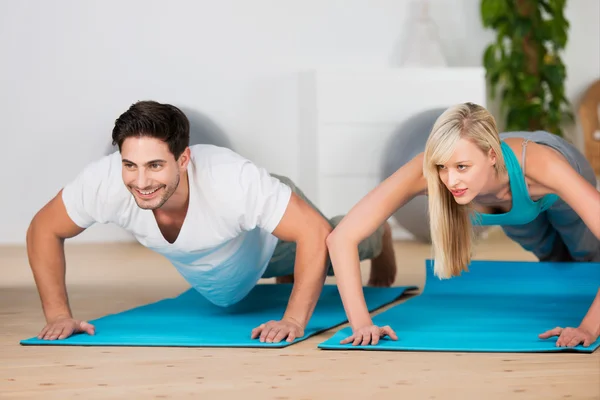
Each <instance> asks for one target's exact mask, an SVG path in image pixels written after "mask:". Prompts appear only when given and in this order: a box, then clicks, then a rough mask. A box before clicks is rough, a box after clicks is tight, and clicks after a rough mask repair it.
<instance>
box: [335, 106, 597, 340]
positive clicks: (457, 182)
mask: <svg viewBox="0 0 600 400" xmlns="http://www.w3.org/2000/svg"><path fill="white" fill-rule="evenodd" d="M595 185H596V178H595V176H594V173H593V171H592V168H591V167H590V165H589V164H588V162H587V161H586V159H585V157H584V156H583V155H581V154H580V153H579V152H578V151H577V150H576V149H575V148H574V147H573V146H571V145H570V144H568V143H567V142H566V141H564V140H562V139H561V138H559V137H557V136H555V135H552V134H550V133H546V132H541V131H536V132H515V133H506V134H502V135H501V136H500V135H499V134H498V131H497V128H496V123H495V121H494V118H493V116H492V115H491V114H490V113H489V112H488V111H487V110H486V109H485V108H483V107H481V106H478V105H476V104H471V103H466V104H460V105H457V106H454V107H451V108H449V109H448V110H446V111H445V112H444V113H443V114H442V115H441V116H440V117H439V118H438V120H437V121H436V123H435V125H434V127H433V129H432V132H431V134H430V136H429V138H428V141H427V143H426V146H425V151H424V152H423V153H421V154H419V155H417V156H416V157H415V158H414V159H413V160H411V161H410V162H408V163H407V164H405V165H404V166H402V167H401V168H400V169H398V170H397V171H396V172H395V173H394V174H393V175H392V176H390V177H389V178H388V179H386V180H385V181H384V182H382V183H381V184H380V185H379V186H378V187H377V188H375V189H374V190H373V191H372V192H370V193H369V194H368V195H367V196H365V197H364V198H363V199H362V200H361V201H360V202H359V203H358V204H357V205H356V206H354V207H353V209H352V210H351V211H350V213H348V215H347V216H346V217H345V218H344V219H343V220H342V221H341V222H340V224H339V225H338V226H337V227H336V229H334V231H333V232H332V233H331V234H330V235H329V237H328V238H327V245H328V248H329V252H330V257H331V260H332V263H333V268H334V270H335V275H336V279H337V282H338V286H339V290H340V294H341V297H342V300H343V303H344V307H345V309H346V313H347V315H348V319H349V321H350V325H351V326H352V329H353V334H352V335H351V336H350V337H348V338H346V339H344V340H343V341H342V343H350V342H352V343H353V344H354V345H359V344H362V345H367V344H370V343H371V344H377V343H378V341H379V339H380V338H381V337H383V336H386V335H388V336H390V337H391V338H392V339H394V340H396V339H397V336H396V334H395V332H394V331H393V330H392V329H391V328H390V327H389V326H386V327H383V328H380V327H378V326H375V325H373V323H372V321H371V318H370V316H369V312H368V311H367V307H366V304H365V301H364V296H363V294H362V283H361V276H360V269H359V259H358V255H357V252H356V247H357V244H358V243H359V242H360V241H361V240H363V238H365V237H367V236H368V235H369V234H370V233H371V232H373V231H374V230H375V229H377V227H379V226H380V225H381V224H383V223H384V222H385V221H386V220H387V219H388V218H389V217H390V216H391V215H392V214H393V213H394V211H395V210H397V209H398V208H399V207H402V206H403V205H404V204H405V203H407V202H408V201H410V200H411V199H412V198H413V197H415V196H417V195H424V194H427V195H428V198H429V200H428V201H429V215H430V218H429V219H430V229H431V237H432V243H433V250H434V272H435V274H436V275H437V276H438V277H440V278H449V277H452V276H457V275H459V274H460V273H461V272H462V271H466V270H467V267H468V264H469V262H470V261H471V250H472V232H473V229H472V224H481V225H500V226H502V228H503V230H504V231H505V232H506V234H507V235H508V236H509V237H510V238H511V239H512V240H514V241H516V242H517V243H519V244H520V245H521V246H522V247H523V248H525V249H526V250H528V251H531V252H533V253H534V254H535V255H536V256H537V257H538V259H539V260H541V261H572V260H576V261H600V193H599V192H598V191H597V190H596V188H595ZM599 334H600V290H599V291H598V295H597V296H596V299H595V300H594V302H593V303H592V306H591V307H590V309H589V311H588V313H587V314H586V316H585V317H584V319H583V320H582V322H581V325H580V326H579V327H577V328H564V329H563V328H561V327H557V328H555V329H552V330H549V331H547V332H544V333H542V334H541V335H540V338H549V337H552V336H558V340H557V343H556V344H557V346H576V345H578V344H579V343H583V345H584V346H589V345H590V344H591V343H593V342H594V341H595V340H596V339H597V338H598V335H599Z"/></svg>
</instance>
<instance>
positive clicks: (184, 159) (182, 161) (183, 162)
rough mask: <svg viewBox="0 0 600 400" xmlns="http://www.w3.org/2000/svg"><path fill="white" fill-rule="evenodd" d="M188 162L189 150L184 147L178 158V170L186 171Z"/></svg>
mask: <svg viewBox="0 0 600 400" xmlns="http://www.w3.org/2000/svg"><path fill="white" fill-rule="evenodd" d="M189 162H190V148H189V147H186V148H185V150H184V151H183V153H181V155H180V156H179V159H178V160H177V163H178V164H179V168H180V169H186V168H187V166H188V163H189Z"/></svg>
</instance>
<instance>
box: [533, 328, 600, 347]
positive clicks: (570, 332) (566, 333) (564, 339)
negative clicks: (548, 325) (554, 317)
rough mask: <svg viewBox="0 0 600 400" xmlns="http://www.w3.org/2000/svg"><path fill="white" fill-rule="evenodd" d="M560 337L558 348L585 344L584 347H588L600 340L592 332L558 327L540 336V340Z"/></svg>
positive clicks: (557, 343)
mask: <svg viewBox="0 0 600 400" xmlns="http://www.w3.org/2000/svg"><path fill="white" fill-rule="evenodd" d="M553 336H558V339H557V340H556V347H575V346H577V345H578V344H580V343H583V347H588V346H589V345H591V344H592V343H594V342H595V341H596V339H598V336H596V335H594V334H593V333H592V332H591V331H589V330H587V329H585V328H582V327H581V326H580V327H579V328H561V327H560V326H557V327H556V328H554V329H550V330H549V331H546V332H544V333H542V334H540V335H539V337H540V339H548V338H551V337H553Z"/></svg>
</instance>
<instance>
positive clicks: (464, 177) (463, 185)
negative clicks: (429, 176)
mask: <svg viewBox="0 0 600 400" xmlns="http://www.w3.org/2000/svg"><path fill="white" fill-rule="evenodd" d="M495 163H496V157H495V154H494V152H493V151H491V150H490V152H489V153H484V152H483V151H482V150H481V149H480V148H479V147H477V146H476V145H475V144H474V143H473V142H471V141H470V140H468V139H464V138H463V139H460V140H459V142H458V144H457V146H456V149H455V150H454V153H453V154H452V157H450V159H449V160H448V162H446V163H445V164H444V165H438V173H439V176H440V179H441V181H442V182H443V183H444V185H445V186H446V188H448V190H449V191H450V192H451V193H452V196H454V200H456V202H457V203H458V204H463V205H464V204H468V203H470V202H471V201H472V200H473V199H474V198H475V197H476V196H477V195H479V194H480V193H481V192H482V190H483V189H484V188H485V187H486V186H487V185H488V182H489V181H490V180H491V178H492V177H493V176H494V172H495V169H494V164H495Z"/></svg>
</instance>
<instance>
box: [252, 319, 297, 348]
mask: <svg viewBox="0 0 600 400" xmlns="http://www.w3.org/2000/svg"><path fill="white" fill-rule="evenodd" d="M302 336H304V328H303V327H302V326H301V325H300V324H299V323H297V322H296V321H294V320H292V319H287V318H284V319H282V320H281V321H269V322H267V323H265V324H261V325H259V326H257V327H256V328H254V329H252V339H256V338H259V340H260V341H261V342H266V343H279V342H281V341H282V340H283V339H286V338H287V340H286V341H287V342H289V343H291V342H293V341H294V340H295V339H296V338H299V337H302Z"/></svg>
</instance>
